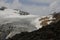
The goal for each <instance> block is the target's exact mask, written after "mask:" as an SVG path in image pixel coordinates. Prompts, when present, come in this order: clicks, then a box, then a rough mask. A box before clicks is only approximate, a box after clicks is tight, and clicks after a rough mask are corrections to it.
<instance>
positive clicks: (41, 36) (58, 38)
mask: <svg viewBox="0 0 60 40" xmlns="http://www.w3.org/2000/svg"><path fill="white" fill-rule="evenodd" d="M7 40H60V20H59V21H58V22H56V23H52V24H50V25H47V26H44V27H43V28H41V29H38V30H36V31H32V32H22V33H20V34H16V35H15V36H13V37H12V38H9V39H7Z"/></svg>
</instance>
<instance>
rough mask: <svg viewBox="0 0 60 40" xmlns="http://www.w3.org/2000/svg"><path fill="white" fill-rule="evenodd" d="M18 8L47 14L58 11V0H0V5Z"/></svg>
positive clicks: (59, 0) (59, 3)
mask: <svg viewBox="0 0 60 40" xmlns="http://www.w3.org/2000/svg"><path fill="white" fill-rule="evenodd" d="M1 6H6V7H8V8H11V9H20V10H23V11H26V12H29V13H30V14H38V15H47V14H50V13H52V12H54V11H56V12H59V11H60V0H0V7H1Z"/></svg>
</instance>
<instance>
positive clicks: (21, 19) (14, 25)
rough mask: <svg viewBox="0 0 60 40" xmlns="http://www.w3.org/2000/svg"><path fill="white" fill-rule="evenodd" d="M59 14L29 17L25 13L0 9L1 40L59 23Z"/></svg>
mask: <svg viewBox="0 0 60 40" xmlns="http://www.w3.org/2000/svg"><path fill="white" fill-rule="evenodd" d="M59 18H60V13H57V14H52V15H48V16H42V17H41V16H39V15H31V14H30V15H29V14H28V13H27V12H24V11H21V10H16V9H8V8H5V7H2V8H1V9H0V33H1V36H0V38H1V40H5V39H8V38H12V37H13V36H14V35H16V34H19V33H21V32H28V33H30V32H32V31H36V30H38V29H41V28H43V27H45V26H47V25H50V24H51V23H56V22H58V21H59Z"/></svg>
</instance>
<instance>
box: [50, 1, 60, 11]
mask: <svg viewBox="0 0 60 40" xmlns="http://www.w3.org/2000/svg"><path fill="white" fill-rule="evenodd" d="M49 7H50V11H51V12H60V0H58V1H55V2H53V3H51V5H50V6H49Z"/></svg>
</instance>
